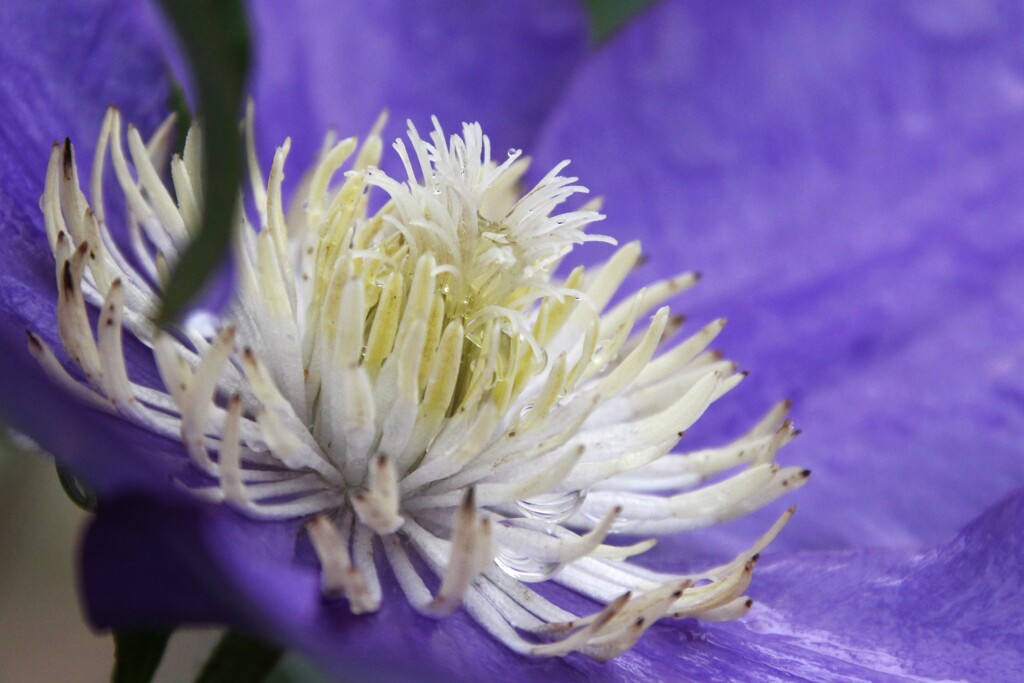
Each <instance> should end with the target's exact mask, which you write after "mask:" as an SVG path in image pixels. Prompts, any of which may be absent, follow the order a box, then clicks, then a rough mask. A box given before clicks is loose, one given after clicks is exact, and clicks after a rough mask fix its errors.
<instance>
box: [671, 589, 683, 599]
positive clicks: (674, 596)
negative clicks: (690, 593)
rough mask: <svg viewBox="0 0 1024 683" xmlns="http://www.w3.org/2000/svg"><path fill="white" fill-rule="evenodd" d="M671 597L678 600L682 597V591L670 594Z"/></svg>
mask: <svg viewBox="0 0 1024 683" xmlns="http://www.w3.org/2000/svg"><path fill="white" fill-rule="evenodd" d="M672 597H673V598H676V599H677V600H678V599H679V598H681V597H683V591H676V592H675V593H673V594H672Z"/></svg>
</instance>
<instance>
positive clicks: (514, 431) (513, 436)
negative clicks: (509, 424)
mask: <svg viewBox="0 0 1024 683" xmlns="http://www.w3.org/2000/svg"><path fill="white" fill-rule="evenodd" d="M515 436H516V430H514V429H513V430H512V431H511V432H509V433H508V438H510V439H514V438H515Z"/></svg>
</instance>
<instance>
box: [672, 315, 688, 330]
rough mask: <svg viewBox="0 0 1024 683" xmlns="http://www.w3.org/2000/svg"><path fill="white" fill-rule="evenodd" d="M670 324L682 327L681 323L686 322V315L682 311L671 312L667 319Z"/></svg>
mask: <svg viewBox="0 0 1024 683" xmlns="http://www.w3.org/2000/svg"><path fill="white" fill-rule="evenodd" d="M668 321H669V324H670V325H674V326H675V327H682V325H683V323H685V322H686V316H685V315H683V314H682V313H673V314H672V317H670V318H669V319H668Z"/></svg>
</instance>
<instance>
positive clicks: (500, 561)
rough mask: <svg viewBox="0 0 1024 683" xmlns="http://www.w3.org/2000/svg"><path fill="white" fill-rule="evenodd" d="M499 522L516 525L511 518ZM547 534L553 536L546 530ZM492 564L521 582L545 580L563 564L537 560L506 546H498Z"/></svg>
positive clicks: (509, 525) (510, 525)
mask: <svg viewBox="0 0 1024 683" xmlns="http://www.w3.org/2000/svg"><path fill="white" fill-rule="evenodd" d="M499 524H502V525H504V526H508V527H513V526H516V523H515V520H511V519H504V520H502V521H501V522H499ZM548 535H549V536H554V534H553V533H551V532H548ZM494 564H496V565H498V568H499V569H501V571H503V572H505V573H506V574H508V575H509V576H511V577H512V578H513V579H515V580H516V581H522V582H523V583H540V582H541V581H547V580H548V579H550V578H551V577H553V576H554V575H555V574H557V573H558V572H559V571H561V569H562V567H563V566H565V565H562V564H559V563H557V562H545V561H542V560H537V559H534V558H532V557H530V556H529V555H525V554H523V553H522V552H520V551H518V550H514V549H512V548H506V547H500V548H498V552H497V554H496V555H495V556H494Z"/></svg>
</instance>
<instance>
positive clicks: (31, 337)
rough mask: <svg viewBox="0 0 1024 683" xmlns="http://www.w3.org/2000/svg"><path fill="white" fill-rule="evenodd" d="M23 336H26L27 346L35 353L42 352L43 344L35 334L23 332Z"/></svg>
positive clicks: (30, 331) (29, 331)
mask: <svg viewBox="0 0 1024 683" xmlns="http://www.w3.org/2000/svg"><path fill="white" fill-rule="evenodd" d="M25 334H27V335H28V345H29V346H31V347H32V348H33V349H34V350H35V351H42V350H43V342H42V341H41V340H40V339H39V337H38V336H36V333H35V332H33V331H32V330H25Z"/></svg>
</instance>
